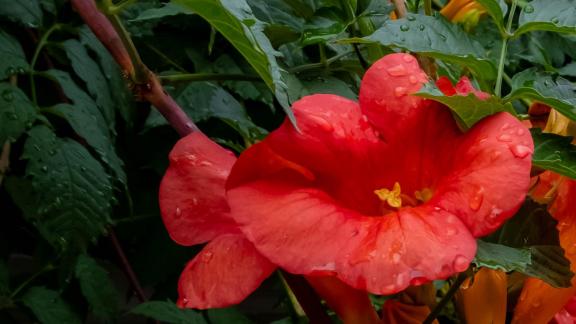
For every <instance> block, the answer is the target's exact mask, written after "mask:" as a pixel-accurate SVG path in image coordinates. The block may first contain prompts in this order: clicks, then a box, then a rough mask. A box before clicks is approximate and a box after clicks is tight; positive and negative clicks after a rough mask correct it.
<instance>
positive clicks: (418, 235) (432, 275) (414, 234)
mask: <svg viewBox="0 0 576 324" xmlns="http://www.w3.org/2000/svg"><path fill="white" fill-rule="evenodd" d="M252 162H254V163H257V161H255V160H252ZM253 167H256V168H258V166H257V165H253ZM308 183H309V182H307V180H306V179H305V178H304V177H302V176H298V174H297V173H292V174H291V175H288V174H283V175H281V176H280V175H279V176H277V177H267V180H260V181H253V182H249V183H244V184H241V185H238V186H235V187H232V188H230V189H229V191H228V200H229V203H230V206H231V208H232V212H233V215H234V217H235V219H236V221H237V222H238V224H239V225H240V226H241V228H242V231H243V232H244V233H245V234H246V236H247V238H248V239H249V240H250V241H251V242H253V243H254V244H255V246H256V248H257V249H258V250H259V251H260V252H261V253H262V254H263V255H265V256H266V257H267V258H269V259H270V260H271V261H272V262H273V263H275V264H278V265H279V266H281V267H282V268H284V269H286V270H287V271H289V272H292V273H297V274H326V273H334V274H336V275H337V276H338V278H340V279H341V280H342V281H344V282H345V283H347V284H349V285H350V286H352V287H354V288H356V289H362V290H368V291H369V292H372V293H376V294H391V293H395V292H398V291H401V290H403V289H405V288H406V287H407V286H408V285H409V284H413V285H418V284H423V283H425V282H428V281H430V280H434V279H439V278H446V277H448V276H450V275H451V274H453V273H454V272H459V271H464V270H465V269H466V268H467V267H468V264H469V262H470V261H471V260H472V258H473V257H474V253H475V250H476V243H475V240H474V239H473V237H472V236H471V235H470V234H469V232H468V230H467V229H466V228H465V226H464V225H463V224H462V223H461V222H460V220H459V219H458V218H457V217H455V216H453V215H450V214H449V213H447V212H445V211H442V210H434V209H432V208H431V207H428V206H421V207H417V208H404V209H401V210H400V211H399V212H398V213H390V214H388V215H386V216H383V217H367V216H364V215H361V214H359V213H358V212H356V211H354V210H351V209H348V208H345V207H342V206H341V205H339V204H338V203H337V202H336V201H334V200H333V199H332V198H331V197H330V196H329V195H327V194H326V193H325V192H323V191H321V190H318V189H316V188H311V187H307V184H308Z"/></svg>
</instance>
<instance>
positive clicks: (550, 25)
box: [514, 0, 576, 37]
mask: <svg viewBox="0 0 576 324" xmlns="http://www.w3.org/2000/svg"><path fill="white" fill-rule="evenodd" d="M533 30H548V31H553V32H558V33H569V34H576V1H574V0H554V1H549V0H533V1H531V2H528V3H526V5H525V6H524V8H523V9H522V12H521V13H520V17H519V18H518V29H516V31H515V32H514V37H518V36H520V35H522V34H524V33H527V32H529V31H533Z"/></svg>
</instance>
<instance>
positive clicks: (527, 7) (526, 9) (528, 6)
mask: <svg viewBox="0 0 576 324" xmlns="http://www.w3.org/2000/svg"><path fill="white" fill-rule="evenodd" d="M524 12H525V13H528V14H530V13H533V12H534V7H532V6H531V5H527V6H526V7H524Z"/></svg>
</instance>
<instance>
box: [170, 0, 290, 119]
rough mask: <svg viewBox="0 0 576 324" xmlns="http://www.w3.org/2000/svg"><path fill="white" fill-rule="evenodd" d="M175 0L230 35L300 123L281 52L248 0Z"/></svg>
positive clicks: (225, 34) (230, 38)
mask: <svg viewBox="0 0 576 324" xmlns="http://www.w3.org/2000/svg"><path fill="white" fill-rule="evenodd" d="M173 2H175V3H177V4H180V5H182V6H184V7H186V8H189V9H190V10H192V11H193V12H195V13H197V14H198V15H200V16H201V17H202V18H204V19H205V20H206V21H208V22H209V23H210V24H211V25H212V26H213V27H214V28H215V29H216V30H218V32H220V34H222V35H223V36H224V37H226V39H228V41H229V42H230V43H232V45H234V47H235V48H236V49H237V50H238V51H239V52H240V53H241V54H242V55H243V56H244V58H245V59H246V60H247V61H248V62H249V63H250V65H252V67H253V68H254V70H255V71H256V73H258V75H260V76H261V77H262V79H263V80H264V82H266V84H267V85H268V87H269V88H270V89H272V91H273V92H274V95H275V96H276V99H278V102H279V103H280V105H281V106H282V108H283V109H284V111H285V112H286V114H287V116H288V118H289V119H290V120H291V121H292V123H293V124H294V125H296V119H295V118H294V114H293V112H292V110H291V108H290V103H289V100H288V93H287V92H288V89H287V86H286V82H285V80H284V79H283V77H282V69H281V68H280V66H279V65H278V63H277V62H276V56H278V55H279V53H278V52H277V51H276V50H275V49H274V48H273V47H272V44H271V43H270V40H269V39H268V38H267V37H266V35H265V34H264V32H263V29H264V23H262V22H261V21H260V20H258V19H257V18H256V17H255V16H254V14H253V13H252V9H251V8H250V6H249V5H248V4H247V3H246V0H173Z"/></svg>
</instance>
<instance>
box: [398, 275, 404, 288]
mask: <svg viewBox="0 0 576 324" xmlns="http://www.w3.org/2000/svg"><path fill="white" fill-rule="evenodd" d="M405 284H406V274H405V273H399V274H398V276H397V277H396V286H397V288H402V287H403V286H404V285H405Z"/></svg>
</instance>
